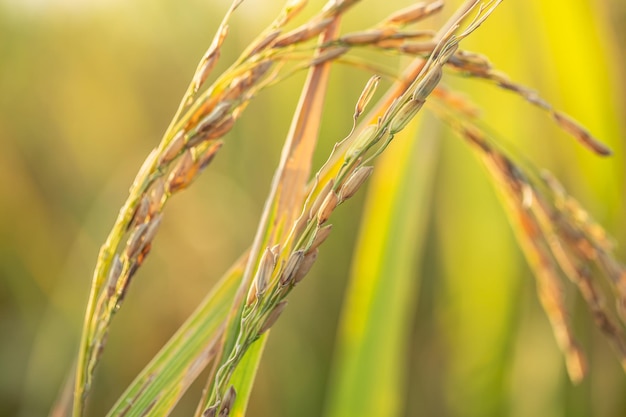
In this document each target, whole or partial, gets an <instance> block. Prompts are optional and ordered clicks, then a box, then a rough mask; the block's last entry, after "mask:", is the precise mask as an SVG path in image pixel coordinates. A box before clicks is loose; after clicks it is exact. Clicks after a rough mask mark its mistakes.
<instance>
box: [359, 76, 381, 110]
mask: <svg viewBox="0 0 626 417" xmlns="http://www.w3.org/2000/svg"><path fill="white" fill-rule="evenodd" d="M378 81H380V75H374V76H372V77H371V78H370V79H369V80H368V81H367V84H366V85H365V88H364V89H363V91H362V92H361V96H360V97H359V100H358V101H357V102H356V108H355V109H354V119H357V118H358V117H359V116H360V115H361V113H363V110H364V109H365V107H366V106H367V104H368V103H369V102H370V100H371V99H372V97H373V96H374V93H375V92H376V88H377V87H378Z"/></svg>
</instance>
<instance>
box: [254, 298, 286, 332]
mask: <svg viewBox="0 0 626 417" xmlns="http://www.w3.org/2000/svg"><path fill="white" fill-rule="evenodd" d="M285 307H287V300H283V301H281V302H280V303H278V304H276V307H274V309H273V310H272V311H271V312H270V313H269V314H268V315H267V318H266V319H265V322H263V324H262V325H261V328H260V329H259V335H262V334H263V333H265V332H266V331H268V330H269V329H270V328H271V327H272V326H273V325H274V323H276V320H278V318H279V317H280V315H281V314H282V312H283V310H284V309H285Z"/></svg>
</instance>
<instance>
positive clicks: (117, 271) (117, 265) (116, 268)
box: [107, 254, 123, 297]
mask: <svg viewBox="0 0 626 417" xmlns="http://www.w3.org/2000/svg"><path fill="white" fill-rule="evenodd" d="M122 267H123V265H122V262H121V261H120V257H119V255H118V254H115V256H113V261H111V269H110V270H109V276H108V277H107V295H108V296H109V297H112V296H113V294H115V290H116V286H117V280H118V279H119V277H120V275H122Z"/></svg>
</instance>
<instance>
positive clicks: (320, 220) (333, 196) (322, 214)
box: [317, 190, 339, 225]
mask: <svg viewBox="0 0 626 417" xmlns="http://www.w3.org/2000/svg"><path fill="white" fill-rule="evenodd" d="M338 203H339V197H338V196H337V193H335V192H334V191H332V190H331V192H329V193H328V195H327V196H326V198H325V199H324V201H323V202H322V205H321V206H320V209H319V211H318V212H317V224H318V225H322V224H324V223H326V221H327V220H328V218H329V217H330V215H331V214H332V212H333V210H335V207H337V204H338Z"/></svg>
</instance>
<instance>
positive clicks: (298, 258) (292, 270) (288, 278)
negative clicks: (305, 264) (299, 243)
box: [279, 250, 304, 287]
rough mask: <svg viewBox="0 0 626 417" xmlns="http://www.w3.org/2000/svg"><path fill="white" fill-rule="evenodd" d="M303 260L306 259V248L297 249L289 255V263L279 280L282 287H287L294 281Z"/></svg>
mask: <svg viewBox="0 0 626 417" xmlns="http://www.w3.org/2000/svg"><path fill="white" fill-rule="evenodd" d="M302 261H304V250H297V251H295V252H293V253H292V254H291V255H290V256H289V259H288V260H287V265H285V269H284V270H283V272H282V274H281V275H280V281H279V282H280V285H281V286H282V287H286V286H287V285H289V284H291V283H292V281H293V278H294V276H295V274H296V272H297V271H298V269H299V268H300V265H301V264H302Z"/></svg>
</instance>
